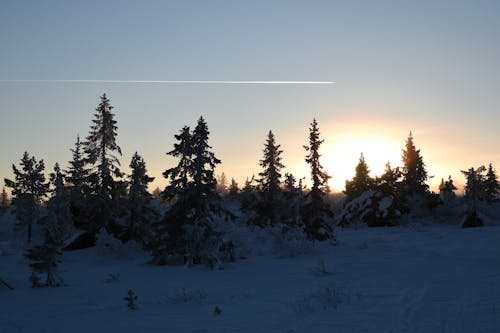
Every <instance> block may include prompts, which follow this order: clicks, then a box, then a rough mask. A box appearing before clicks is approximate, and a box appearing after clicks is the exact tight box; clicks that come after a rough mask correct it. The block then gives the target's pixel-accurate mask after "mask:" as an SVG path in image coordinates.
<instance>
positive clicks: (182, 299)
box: [168, 288, 208, 304]
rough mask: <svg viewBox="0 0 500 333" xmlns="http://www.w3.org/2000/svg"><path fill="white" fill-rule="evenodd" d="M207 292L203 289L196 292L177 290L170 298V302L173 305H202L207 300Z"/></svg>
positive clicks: (183, 289)
mask: <svg viewBox="0 0 500 333" xmlns="http://www.w3.org/2000/svg"><path fill="white" fill-rule="evenodd" d="M207 297H208V295H207V292H206V291H205V290H203V289H196V290H191V291H189V290H186V289H185V288H180V289H177V290H176V291H175V292H174V294H173V295H171V296H168V300H169V302H170V303H172V304H184V303H192V302H195V303H202V302H203V301H204V300H205V299H207Z"/></svg>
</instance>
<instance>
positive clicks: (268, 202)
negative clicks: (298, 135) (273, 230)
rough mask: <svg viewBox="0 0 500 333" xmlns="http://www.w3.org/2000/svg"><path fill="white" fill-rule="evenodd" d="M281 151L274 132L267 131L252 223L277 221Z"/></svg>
mask: <svg viewBox="0 0 500 333" xmlns="http://www.w3.org/2000/svg"><path fill="white" fill-rule="evenodd" d="M282 153H283V151H282V150H281V149H280V145H279V144H277V143H276V141H275V138H274V134H273V132H272V131H269V133H268V135H267V140H266V143H265V145H264V157H263V159H262V160H260V161H259V165H260V166H261V167H262V169H263V170H262V171H261V172H259V176H260V178H259V179H258V180H257V182H258V183H259V190H260V198H259V200H258V202H256V203H255V213H256V216H255V219H253V221H252V223H254V224H257V225H260V226H266V225H275V224H276V223H278V222H279V217H280V212H281V211H282V207H281V204H282V202H281V201H282V200H281V199H282V198H281V194H282V192H281V186H280V185H281V169H283V168H284V165H283V164H282V163H281V161H282V158H281V154H282Z"/></svg>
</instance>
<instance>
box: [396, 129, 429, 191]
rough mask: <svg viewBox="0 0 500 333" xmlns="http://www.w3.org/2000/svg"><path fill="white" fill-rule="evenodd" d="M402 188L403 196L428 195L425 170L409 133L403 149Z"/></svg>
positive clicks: (418, 151) (418, 150)
mask: <svg viewBox="0 0 500 333" xmlns="http://www.w3.org/2000/svg"><path fill="white" fill-rule="evenodd" d="M402 161H403V170H402V176H403V187H404V191H405V194H407V195H413V194H428V193H429V185H427V184H426V181H427V179H428V178H429V177H428V176H427V170H426V167H425V163H424V161H423V158H422V155H421V154H420V149H417V148H416V147H415V144H414V143H413V134H412V133H411V132H410V135H409V136H408V139H407V140H406V148H405V149H403V154H402Z"/></svg>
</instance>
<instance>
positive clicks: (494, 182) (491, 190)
mask: <svg viewBox="0 0 500 333" xmlns="http://www.w3.org/2000/svg"><path fill="white" fill-rule="evenodd" d="M484 190H485V199H486V201H487V202H495V201H498V195H499V194H500V184H499V183H498V176H497V174H496V172H495V169H494V168H493V165H492V164H491V163H490V164H489V166H488V170H487V171H486V176H485V179H484Z"/></svg>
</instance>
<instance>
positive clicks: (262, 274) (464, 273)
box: [0, 220, 500, 333]
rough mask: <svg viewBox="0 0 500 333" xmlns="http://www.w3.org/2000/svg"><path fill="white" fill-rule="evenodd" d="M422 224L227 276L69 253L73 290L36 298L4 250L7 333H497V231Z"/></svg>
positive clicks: (343, 237)
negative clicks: (130, 297)
mask: <svg viewBox="0 0 500 333" xmlns="http://www.w3.org/2000/svg"><path fill="white" fill-rule="evenodd" d="M423 222H424V223H418V222H416V223H413V224H411V225H407V226H401V227H390V228H385V227H384V228H361V229H359V228H357V229H354V228H345V229H340V228H338V229H337V230H336V232H337V243H336V245H333V244H329V243H322V244H315V246H312V247H311V249H312V250H311V251H306V252H301V254H299V255H297V256H293V257H284V256H283V255H282V253H281V252H278V253H276V254H275V255H271V253H272V252H270V251H275V249H273V247H272V245H269V249H263V250H262V251H261V252H260V253H261V255H259V254H258V252H259V251H254V252H253V253H251V254H250V255H249V256H248V257H247V259H245V260H239V261H237V262H235V263H230V264H225V265H224V269H222V270H209V269H207V268H205V267H203V266H195V267H191V268H186V267H182V266H153V265H149V264H147V260H148V257H147V255H144V254H141V253H140V251H139V250H138V249H137V247H135V246H127V245H125V246H123V247H121V248H120V246H119V245H118V244H113V247H112V248H107V250H106V251H103V246H105V245H99V244H105V243H106V242H104V241H102V242H99V244H98V246H97V247H95V248H91V249H86V250H80V251H74V252H65V253H64V256H63V262H62V264H61V267H60V274H61V276H62V277H63V278H64V280H65V282H66V284H67V285H66V286H64V287H60V288H38V289H33V288H31V287H30V283H29V281H28V277H29V275H30V271H29V268H28V263H27V262H26V260H25V259H24V257H23V256H22V249H21V248H20V247H19V246H18V247H15V246H13V245H12V244H11V243H9V242H7V241H5V239H2V238H0V240H1V241H2V242H0V249H1V251H0V253H2V255H1V256H0V278H2V279H4V280H5V281H6V282H8V283H9V284H10V285H11V286H13V287H14V288H15V290H12V291H11V290H8V289H6V288H3V289H1V288H0V299H1V302H0V332H1V333H7V332H51V333H52V332H54V333H56V332H111V331H112V332H498V331H500V283H499V281H500V265H499V264H498V263H499V260H500V227H499V226H496V225H491V224H490V225H488V226H486V227H483V228H471V229H460V228H457V227H456V225H455V224H451V223H450V224H442V223H435V222H434V221H425V220H424V221H423ZM246 232H247V233H248V235H247V236H248V238H249V239H253V238H252V237H254V235H253V233H252V232H251V231H250V229H248V230H246ZM261 232H262V231H261ZM259 237H261V235H258V237H254V242H253V244H254V246H266V245H265V244H264V243H259V242H258V239H259ZM273 237H274V236H271V237H270V238H273ZM102 239H103V240H104V238H102ZM250 242H251V240H249V243H250ZM117 253H118V255H117ZM129 289H130V290H132V291H133V293H134V294H135V295H137V296H138V299H137V306H138V307H137V309H136V310H130V309H128V308H127V306H126V302H125V301H124V300H123V298H124V297H125V296H126V295H127V292H128V290H129ZM216 307H219V309H220V310H221V313H220V314H216V313H215V308H216Z"/></svg>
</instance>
